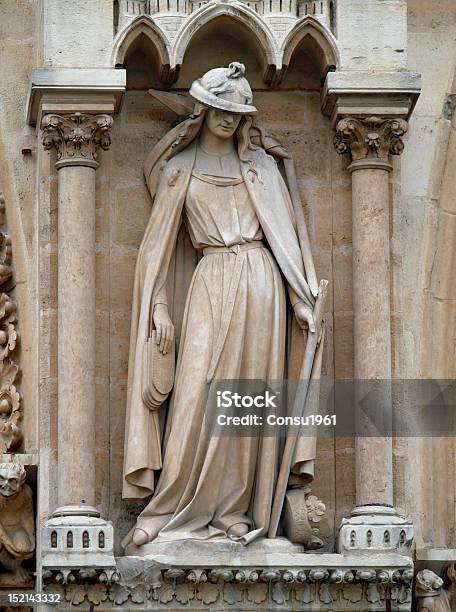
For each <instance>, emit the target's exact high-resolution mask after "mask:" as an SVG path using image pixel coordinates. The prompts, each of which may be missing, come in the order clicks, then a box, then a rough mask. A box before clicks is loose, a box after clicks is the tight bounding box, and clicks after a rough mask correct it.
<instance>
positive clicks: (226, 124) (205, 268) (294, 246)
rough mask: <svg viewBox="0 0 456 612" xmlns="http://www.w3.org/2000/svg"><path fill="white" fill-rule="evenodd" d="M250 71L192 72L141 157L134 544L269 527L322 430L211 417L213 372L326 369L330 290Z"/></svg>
mask: <svg viewBox="0 0 456 612" xmlns="http://www.w3.org/2000/svg"><path fill="white" fill-rule="evenodd" d="M244 72H245V69H244V66H243V65H242V64H240V63H238V62H233V63H231V64H230V66H229V67H228V68H216V69H213V70H210V71H209V72H207V73H206V74H205V75H204V76H203V77H202V78H201V79H198V80H196V81H195V82H194V83H193V84H192V87H191V89H190V92H189V93H190V96H191V97H192V98H193V104H194V107H193V112H192V113H191V114H190V116H189V117H188V118H187V119H186V120H184V121H183V122H181V123H180V124H179V125H177V127H175V128H174V129H172V130H171V131H170V132H169V133H168V134H167V135H166V136H165V137H164V138H163V139H162V140H161V141H160V142H159V143H158V144H157V145H156V146H155V148H154V149H153V150H152V152H151V153H150V155H149V156H148V158H147V160H146V162H145V177H146V181H147V185H148V188H149V191H150V194H151V196H152V199H153V208H152V213H151V217H150V221H149V223H148V226H147V229H146V232H145V236H144V238H143V241H142V244H141V247H140V251H139V256H138V261H137V266H136V276H135V286H134V295H133V312H132V327H131V344H130V357H129V373H128V397H127V424H126V438H125V460H124V487H123V496H124V497H125V498H134V499H138V498H145V497H147V496H150V495H152V498H151V500H150V502H149V503H148V505H147V506H146V507H145V508H144V510H143V511H142V512H141V514H140V515H139V517H138V519H137V523H136V527H135V528H134V529H133V530H132V531H131V532H130V533H129V534H128V536H127V537H126V538H125V540H124V545H125V546H127V545H129V544H130V543H131V542H132V543H133V545H135V546H141V545H144V544H146V543H148V542H151V541H153V540H154V541H157V542H166V541H170V540H183V539H198V540H212V539H217V538H231V539H234V540H240V541H241V542H242V543H244V544H248V543H249V542H251V541H253V540H254V539H255V538H258V537H260V536H262V537H264V536H268V534H269V537H275V535H276V534H277V527H276V524H278V519H279V517H280V513H281V508H282V505H283V501H284V497H285V495H286V489H287V487H290V486H293V487H298V488H299V487H305V486H307V485H308V483H309V482H310V481H311V480H312V478H313V470H314V458H315V438H314V437H299V438H297V439H296V438H295V440H294V441H291V440H290V444H288V440H287V445H286V449H285V450H283V451H282V446H283V445H281V440H279V438H278V437H277V436H276V437H271V436H270V437H261V436H260V437H255V438H254V437H224V436H210V435H209V433H208V431H207V430H206V429H205V427H204V418H205V411H206V410H207V398H208V393H209V391H208V389H209V388H210V385H211V383H212V382H213V381H217V380H235V379H236V380H238V379H255V380H280V379H282V378H284V377H288V378H293V377H294V378H298V376H300V372H301V378H303V379H304V378H307V379H310V378H319V374H320V370H321V352H322V336H323V333H322V325H321V314H317V311H316V304H318V303H319V298H320V294H321V293H322V291H321V290H320V291H319V287H318V284H317V282H316V276H315V271H314V267H313V262H312V256H311V253H310V247H309V242H308V236H307V230H306V228H305V221H304V216H303V212H302V207H301V205H300V203H299V206H297V199H298V198H299V196H298V195H297V189H296V183H295V184H294V190H293V188H290V186H289V188H287V185H286V183H285V181H284V179H283V178H282V175H281V172H280V171H279V167H278V164H277V161H280V160H281V159H282V160H283V159H285V160H287V159H289V156H288V154H287V153H286V152H285V151H284V150H283V148H282V147H281V146H280V144H279V143H277V141H274V140H273V139H272V138H270V137H268V136H267V135H266V134H265V132H264V130H262V129H261V128H259V127H257V126H256V125H255V123H254V120H253V115H254V114H255V113H256V108H255V107H254V106H253V105H252V91H251V88H250V85H249V83H248V81H247V80H246V78H245V76H244ZM167 95H170V94H167ZM266 150H268V152H269V153H271V154H268V153H267V152H266ZM324 282H326V281H322V283H324ZM174 342H175V345H176V351H177V362H176V369H175V373H174V353H173V351H174ZM309 347H311V350H310V351H309ZM170 355H171V356H170ZM303 356H304V358H303ZM302 363H305V364H306V365H305V367H304V366H302V368H304V370H303V369H302V368H301V370H300V366H301V365H302ZM303 371H305V372H306V374H305V375H304V376H302V372H303ZM171 389H172V391H171ZM170 392H171V395H170V397H169V398H168V394H169V393H170ZM304 401H305V397H303V399H302V403H303V404H304ZM279 468H280V469H279ZM159 470H161V472H160V475H159V478H158V481H157V482H155V475H154V472H156V471H159ZM307 490H308V489H305V490H304V489H303V492H302V502H303V503H304V498H305V492H304V491H307ZM304 507H305V505H304ZM274 517H275V518H274ZM318 520H319V519H318ZM306 525H307V522H306ZM305 529H307V531H308V532H309V533H310V534H311V535H314V534H315V530H314V531H313V532H312V530H311V529H309V528H308V527H305Z"/></svg>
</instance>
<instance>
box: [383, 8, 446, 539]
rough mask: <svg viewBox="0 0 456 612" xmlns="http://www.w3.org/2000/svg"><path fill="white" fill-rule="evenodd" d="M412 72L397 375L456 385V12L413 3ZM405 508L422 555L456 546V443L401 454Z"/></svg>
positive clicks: (396, 275)
mask: <svg viewBox="0 0 456 612" xmlns="http://www.w3.org/2000/svg"><path fill="white" fill-rule="evenodd" d="M408 68H409V69H410V70H416V71H418V72H421V73H422V78H423V89H422V94H421V97H420V99H419V101H418V104H417V106H416V109H415V111H414V114H413V117H412V119H411V121H410V129H409V136H408V139H407V143H406V148H405V152H404V155H403V157H402V160H401V173H397V174H396V180H394V181H393V195H394V197H393V204H392V262H393V269H392V279H393V296H392V300H393V301H392V305H393V365H394V375H395V376H397V377H404V378H418V377H425V378H426V377H429V378H441V379H444V378H454V377H455V373H456V370H455V363H456V362H455V332H456V327H455V326H456V320H455V315H456V309H455V295H456V294H455V293H454V281H453V279H454V266H455V261H456V260H455V258H456V250H455V246H456V245H455V243H454V241H455V236H456V216H455V212H456V209H455V208H454V193H455V188H456V182H455V180H456V179H455V177H456V174H455V168H456V166H455V160H456V157H455V146H456V141H455V123H454V115H453V116H452V113H453V109H454V101H455V98H454V94H455V91H456V90H455V89H454V77H455V69H456V5H455V4H454V2H452V0H446V1H445V0H443V1H442V2H438V3H435V2H432V1H429V0H410V1H409V2H408ZM395 459H396V469H395V478H396V481H395V485H396V503H397V505H398V506H400V507H402V508H404V509H405V510H406V512H407V513H408V514H409V516H411V517H412V518H413V520H414V522H415V528H416V530H417V543H416V545H417V548H422V547H450V548H454V547H455V546H456V540H455V512H454V499H455V476H454V474H455V467H456V466H455V442H454V439H451V438H434V439H430V438H428V439H409V440H404V441H399V442H398V443H397V444H396V446H395Z"/></svg>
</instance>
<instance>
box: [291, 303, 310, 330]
mask: <svg viewBox="0 0 456 612" xmlns="http://www.w3.org/2000/svg"><path fill="white" fill-rule="evenodd" d="M294 313H295V317H296V319H297V321H298V323H299V326H300V327H301V329H306V328H307V327H308V328H309V331H310V332H312V333H315V320H314V317H313V314H312V310H311V309H310V308H309V307H308V306H306V304H304V302H298V303H297V304H295V305H294Z"/></svg>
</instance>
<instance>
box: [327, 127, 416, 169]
mask: <svg viewBox="0 0 456 612" xmlns="http://www.w3.org/2000/svg"><path fill="white" fill-rule="evenodd" d="M407 128H408V126H407V122H406V121H404V119H384V118H382V117H366V118H365V119H358V118H353V117H346V118H345V119H341V120H340V121H339V123H338V124H337V127H336V134H335V136H334V146H335V148H336V151H337V152H338V153H340V154H341V155H342V154H343V153H351V156H352V159H353V161H356V160H359V159H366V158H369V157H370V158H377V159H383V160H388V155H389V154H391V155H400V154H401V153H402V151H403V150H404V142H403V140H402V137H403V136H404V134H406V132H407Z"/></svg>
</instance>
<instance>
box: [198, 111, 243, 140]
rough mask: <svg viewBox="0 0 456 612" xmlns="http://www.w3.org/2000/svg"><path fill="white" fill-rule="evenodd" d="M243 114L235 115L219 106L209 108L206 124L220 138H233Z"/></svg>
mask: <svg viewBox="0 0 456 612" xmlns="http://www.w3.org/2000/svg"><path fill="white" fill-rule="evenodd" d="M241 118H242V115H235V114H234V113H228V112H227V111H223V110H219V109H217V108H211V109H209V112H208V113H207V114H206V126H207V128H208V129H209V131H210V132H211V133H212V134H214V136H217V137H218V138H231V137H232V136H233V134H234V132H235V131H236V129H237V127H238V125H239V122H240V121H241Z"/></svg>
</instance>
